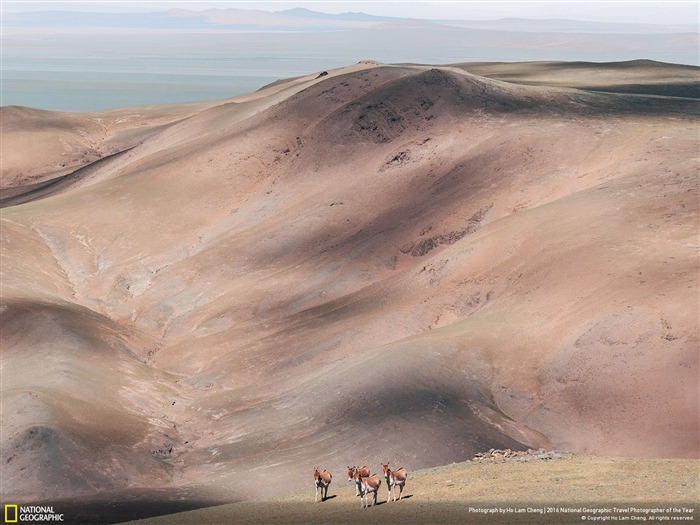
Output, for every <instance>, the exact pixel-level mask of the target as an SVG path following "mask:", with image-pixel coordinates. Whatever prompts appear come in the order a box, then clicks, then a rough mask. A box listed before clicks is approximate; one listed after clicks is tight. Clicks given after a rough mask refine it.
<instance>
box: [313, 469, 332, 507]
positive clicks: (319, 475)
mask: <svg viewBox="0 0 700 525" xmlns="http://www.w3.org/2000/svg"><path fill="white" fill-rule="evenodd" d="M332 479H333V476H332V475H331V473H330V472H328V471H327V470H323V471H322V472H319V471H318V468H316V469H315V470H314V485H316V500H315V501H314V503H318V491H319V489H320V490H321V501H325V500H326V498H327V497H328V485H330V484H331V480H332Z"/></svg>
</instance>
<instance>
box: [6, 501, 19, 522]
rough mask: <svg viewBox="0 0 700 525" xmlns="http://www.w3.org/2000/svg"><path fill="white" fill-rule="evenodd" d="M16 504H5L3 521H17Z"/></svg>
mask: <svg viewBox="0 0 700 525" xmlns="http://www.w3.org/2000/svg"><path fill="white" fill-rule="evenodd" d="M18 514H19V512H18V509H17V505H5V523H17V515H18Z"/></svg>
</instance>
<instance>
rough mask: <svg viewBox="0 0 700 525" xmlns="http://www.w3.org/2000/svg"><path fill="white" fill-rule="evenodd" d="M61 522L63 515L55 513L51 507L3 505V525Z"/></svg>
mask: <svg viewBox="0 0 700 525" xmlns="http://www.w3.org/2000/svg"><path fill="white" fill-rule="evenodd" d="M52 521H58V522H62V521H63V514H60V513H58V512H55V511H54V510H53V506H50V507H37V506H33V505H30V506H21V505H8V504H6V505H5V523H46V522H52Z"/></svg>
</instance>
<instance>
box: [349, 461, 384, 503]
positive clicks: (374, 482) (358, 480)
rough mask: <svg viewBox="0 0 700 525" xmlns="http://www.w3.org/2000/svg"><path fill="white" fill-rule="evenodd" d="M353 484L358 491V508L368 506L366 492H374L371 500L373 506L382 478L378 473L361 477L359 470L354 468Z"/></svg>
mask: <svg viewBox="0 0 700 525" xmlns="http://www.w3.org/2000/svg"><path fill="white" fill-rule="evenodd" d="M355 484H356V485H357V489H358V490H359V492H360V508H361V509H364V508H367V507H369V502H368V501H367V494H368V493H370V492H372V493H374V501H373V502H372V506H373V507H374V506H375V505H376V504H377V493H378V492H379V487H380V486H381V484H382V480H381V478H380V477H379V475H378V474H375V475H374V476H369V477H366V478H363V477H362V476H360V471H359V470H356V471H355Z"/></svg>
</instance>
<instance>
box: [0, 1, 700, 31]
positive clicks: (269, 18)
mask: <svg viewBox="0 0 700 525" xmlns="http://www.w3.org/2000/svg"><path fill="white" fill-rule="evenodd" d="M408 20H411V21H415V20H416V19H407V18H401V17H388V16H375V15H369V14H366V13H361V12H348V13H340V14H329V13H322V12H319V11H312V10H310V9H304V8H300V7H296V8H293V9H286V10H283V11H275V12H271V11H262V10H254V9H235V8H233V9H207V10H204V11H191V10H186V9H171V10H168V11H163V12H151V13H93V12H76V11H36V12H17V13H12V12H10V13H5V14H4V20H3V25H4V26H6V27H95V28H99V27H106V28H127V27H128V28H151V29H205V28H206V29H228V30H239V31H297V32H323V31H338V30H343V29H358V28H369V27H373V26H376V25H379V24H394V23H403V22H406V21H408ZM426 22H429V23H431V24H435V25H449V26H455V27H460V28H471V29H486V30H496V31H517V32H547V33H626V34H629V33H637V34H658V33H684V32H688V33H697V32H698V25H697V24H684V25H661V24H659V25H655V24H637V23H605V22H588V21H580V20H565V19H549V20H534V19H523V18H503V19H498V20H426Z"/></svg>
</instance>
